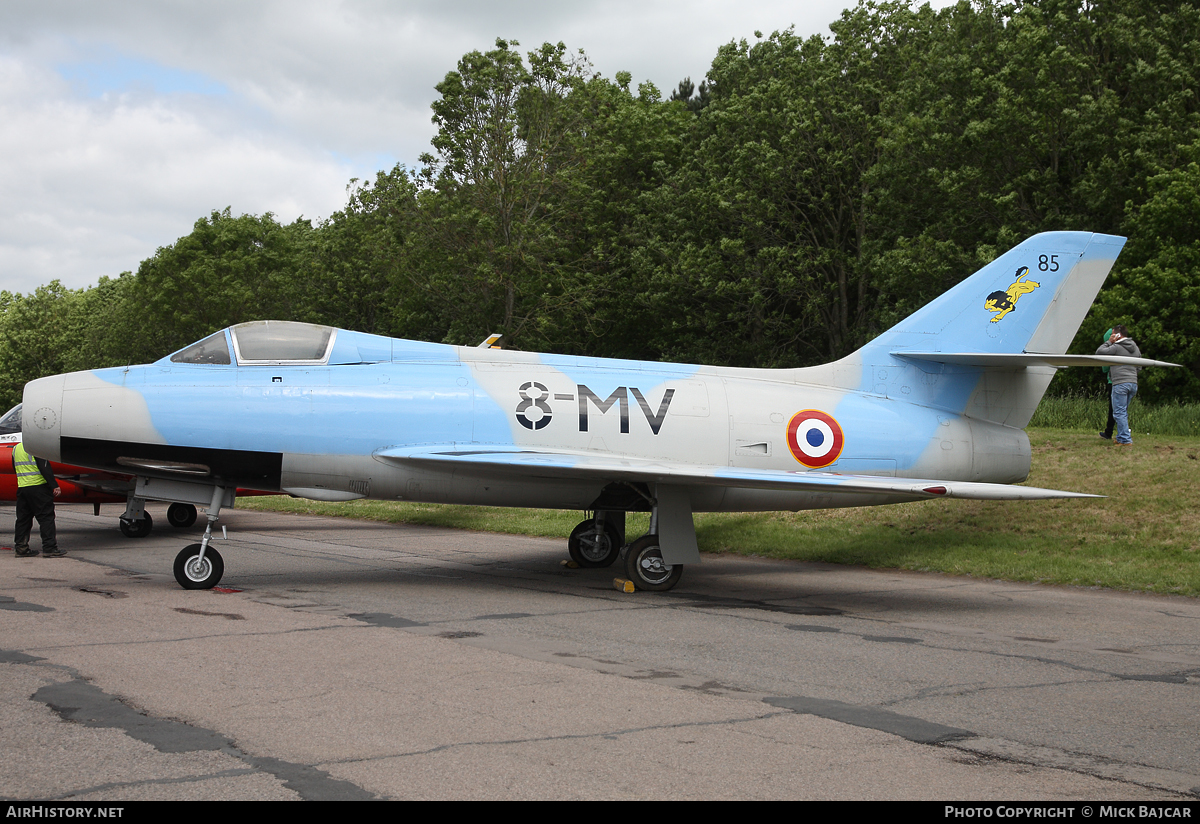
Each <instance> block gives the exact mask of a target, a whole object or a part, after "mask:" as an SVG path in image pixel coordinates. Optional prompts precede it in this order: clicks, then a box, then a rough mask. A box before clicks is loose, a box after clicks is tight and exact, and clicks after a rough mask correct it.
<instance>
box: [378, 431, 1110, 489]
mask: <svg viewBox="0 0 1200 824" xmlns="http://www.w3.org/2000/svg"><path fill="white" fill-rule="evenodd" d="M375 458H377V459H378V460H382V461H385V462H388V463H396V464H401V465H408V466H413V467H417V466H419V467H423V468H431V469H432V468H440V469H443V470H446V471H450V470H454V471H456V472H470V471H472V470H476V471H478V472H479V473H481V474H487V475H491V474H495V473H499V474H511V475H514V476H517V477H521V478H560V479H577V480H599V481H605V482H614V481H634V482H641V483H655V484H671V485H676V486H726V487H741V488H747V489H773V490H780V491H793V492H824V493H849V494H860V495H872V496H882V497H884V498H891V499H893V500H894V501H895V502H900V501H917V500H922V499H926V498H970V499H974V500H983V501H1015V500H1041V499H1046V498H1102V497H1104V496H1103V495H1087V494H1084V493H1081V492H1062V491H1059V490H1055V489H1038V488H1036V487H1030V486H1011V485H1009V484H986V483H972V482H969V481H942V480H922V479H918V478H888V477H879V476H875V475H839V474H837V473H834V472H808V471H788V470H781V469H747V468H743V467H735V466H704V465H698V464H687V463H675V462H671V461H655V460H650V459H646V458H632V457H625V456H619V455H606V454H599V453H587V452H582V453H574V452H567V451H548V450H536V449H520V448H519V447H486V446H474V445H472V446H468V445H465V444H464V445H457V444H448V445H445V446H440V447H438V446H423V447H417V448H414V447H397V448H391V449H382V450H379V451H378V452H376V453H375Z"/></svg>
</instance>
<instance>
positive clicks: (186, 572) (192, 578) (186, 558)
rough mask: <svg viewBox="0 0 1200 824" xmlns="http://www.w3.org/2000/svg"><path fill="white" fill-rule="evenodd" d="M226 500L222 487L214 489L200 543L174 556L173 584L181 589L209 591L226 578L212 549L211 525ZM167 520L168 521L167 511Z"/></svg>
mask: <svg viewBox="0 0 1200 824" xmlns="http://www.w3.org/2000/svg"><path fill="white" fill-rule="evenodd" d="M224 499H225V487H223V486H215V487H213V492H212V503H210V504H209V506H208V515H207V517H208V523H207V524H206V525H205V527H204V537H203V538H201V539H200V543H198V544H191V545H190V546H187V547H184V548H183V549H182V550H181V551H180V553H179V554H178V555H176V556H175V580H176V581H178V582H179V585H180V586H181V587H183V588H184V589H212V588H213V587H215V586H216V585H217V584H218V583H219V582H220V581H221V576H222V575H224V574H225V562H224V560H222V558H221V553H219V552H217V551H216V550H215V549H213V548H212V547H211V546H210V545H209V542H210V541H212V528H213V524H215V523H216V522H217V518H218V517H220V515H221V503H222V502H223V501H224ZM195 515H196V513H195V508H193V509H192V520H193V521H194V520H195ZM167 519H168V520H170V513H169V511H168V515H167Z"/></svg>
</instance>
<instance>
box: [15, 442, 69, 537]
mask: <svg viewBox="0 0 1200 824" xmlns="http://www.w3.org/2000/svg"><path fill="white" fill-rule="evenodd" d="M12 461H13V470H14V471H15V472H16V473H17V529H16V535H15V536H14V537H13V549H14V550H16V554H17V557H18V558H32V557H33V556H35V555H37V550H34V549H30V548H29V532H30V530H32V529H33V519H34V517H36V518H37V521H38V527H39V528H40V529H41V532H42V554H43V555H45V556H46V557H47V558H61V557H62V556H63V555H66V554H67V553H65V552H63V551H62V550H61V549H59V548H58V541H57V540H56V539H55V537H54V499H55V498H57V497H58V495H59V493H60V490H59V488H58V481H57V480H56V479H55V478H54V473H53V472H51V471H50V462H49V461H46V460H43V459H42V458H35V457H33V456H32V455H30V454H29V453H28V452H26V451H25V446H24V444H20V443H18V444H17V445H16V446H15V447H13V451H12Z"/></svg>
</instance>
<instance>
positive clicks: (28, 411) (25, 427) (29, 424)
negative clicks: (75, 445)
mask: <svg viewBox="0 0 1200 824" xmlns="http://www.w3.org/2000/svg"><path fill="white" fill-rule="evenodd" d="M63 377H64V376H62V375H52V376H51V377H49V378H38V379H37V380H35V381H30V382H29V383H27V384H25V398H24V401H23V404H24V405H23V406H22V411H21V431H22V435H21V440H22V442H23V443H24V444H25V449H26V451H28V452H29V453H30V454H32V455H36V456H37V457H39V458H46V459H47V460H51V461H57V460H61V456H60V450H59V434H60V432H61V430H62V399H63Z"/></svg>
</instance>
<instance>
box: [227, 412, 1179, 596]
mask: <svg viewBox="0 0 1200 824" xmlns="http://www.w3.org/2000/svg"><path fill="white" fill-rule="evenodd" d="M1106 411H1107V410H1106V408H1105V407H1103V406H1101V407H1100V416H1101V417H1100V423H1101V424H1102V423H1103V416H1104V414H1105V413H1106ZM1134 414H1135V415H1136V412H1135V413H1134ZM1087 427H1088V431H1083V432H1080V431H1071V430H1065V429H1046V428H1039V429H1033V428H1031V429H1030V431H1029V437H1030V442H1031V445H1032V447H1033V468H1032V471H1031V473H1030V477H1029V480H1028V481H1027V483H1028V484H1029V485H1031V486H1042V487H1049V488H1052V489H1069V490H1072V491H1076V492H1091V493H1095V494H1101V495H1107V496H1109V497H1107V498H1104V499H1099V500H1091V499H1088V500H1081V499H1074V500H1070V499H1068V500H1054V501H1025V502H1022V501H961V500H937V501H925V502H921V503H911V504H895V505H891V506H878V507H860V508H854V509H833V510H810V511H806V512H770V513H752V514H738V513H698V514H697V515H696V535H697V538H698V540H699V543H700V549H701V550H703V551H705V552H731V553H738V554H742V555H756V556H765V557H771V558H790V559H795V560H802V561H817V562H826V563H837V564H858V565H863V566H867V567H872V568H894V569H910V570H922V571H933V572H945V573H950V574H954V575H971V576H978V577H986V578H1000V579H1004V580H1010V581H1031V582H1041V583H1053V584H1070V585H1076V586H1098V587H1107V588H1112V589H1122V590H1136V591H1145V592H1158V593H1170V594H1179V595H1189V596H1192V597H1196V596H1200V537H1197V536H1200V484H1198V483H1197V482H1196V481H1197V479H1198V478H1200V437H1184V436H1167V435H1143V434H1142V431H1143V430H1142V426H1141V425H1140V424H1139V423H1138V420H1137V418H1136V417H1134V446H1133V447H1131V448H1129V449H1121V450H1117V449H1115V448H1114V447H1112V446H1111V445H1110V444H1109V442H1108V441H1104V440H1102V439H1100V438H1099V437H1097V435H1096V430H1097V429H1098V428H1099V426H1098V425H1097V424H1096V420H1095V418H1094V417H1093V418H1092V419H1090V420H1089V422H1088V424H1087ZM238 506H239V507H242V508H245V509H263V510H272V511H278V512H296V513H310V514H319V515H330V516H341V517H349V518H361V519H367V520H376V521H387V522H393V523H408V524H427V525H432V526H443V527H452V528H457V529H473V530H486V531H493V532H504V533H510V534H520V535H537V536H545V537H561V538H565V537H566V536H567V535H568V534H569V533H570V531H571V529H572V528H573V527H574V526H575V524H576V523H577V522H578V521H579V520H580V517H581V515H580V513H578V512H561V511H553V510H527V509H499V508H489V507H465V506H463V507H459V506H441V505H436V504H414V503H405V502H390V501H352V502H350V503H343V504H323V503H318V502H314V501H305V500H299V499H291V498H285V497H269V498H253V499H242V500H239V501H238ZM647 522H648V519H647V516H646V515H645V514H638V513H632V514H630V516H629V523H628V525H627V531H628V532H629V534H630V535H638V534H641V532H642V531H644V530H645V529H646V525H647Z"/></svg>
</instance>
